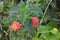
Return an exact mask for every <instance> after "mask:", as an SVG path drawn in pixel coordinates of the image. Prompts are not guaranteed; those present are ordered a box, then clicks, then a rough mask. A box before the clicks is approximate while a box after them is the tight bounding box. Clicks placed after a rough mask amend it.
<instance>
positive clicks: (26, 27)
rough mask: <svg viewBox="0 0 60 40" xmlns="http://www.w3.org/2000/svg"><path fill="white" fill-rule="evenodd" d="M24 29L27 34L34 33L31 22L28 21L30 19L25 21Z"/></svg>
mask: <svg viewBox="0 0 60 40" xmlns="http://www.w3.org/2000/svg"><path fill="white" fill-rule="evenodd" d="M25 29H26V31H27V32H28V33H29V34H31V35H32V36H34V35H35V32H34V29H33V27H32V25H31V22H30V21H27V23H26V25H25Z"/></svg>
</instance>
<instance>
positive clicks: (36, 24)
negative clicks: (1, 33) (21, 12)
mask: <svg viewBox="0 0 60 40" xmlns="http://www.w3.org/2000/svg"><path fill="white" fill-rule="evenodd" d="M31 20H32V26H33V27H34V28H36V27H37V26H38V25H39V20H38V18H37V17H32V18H31Z"/></svg>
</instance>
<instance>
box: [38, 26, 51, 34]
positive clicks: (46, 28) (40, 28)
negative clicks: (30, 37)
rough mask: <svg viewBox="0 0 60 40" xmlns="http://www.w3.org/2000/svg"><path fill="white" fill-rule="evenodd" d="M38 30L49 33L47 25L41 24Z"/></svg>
mask: <svg viewBox="0 0 60 40" xmlns="http://www.w3.org/2000/svg"><path fill="white" fill-rule="evenodd" d="M38 31H39V32H40V33H49V32H50V31H49V27H48V26H41V27H38Z"/></svg>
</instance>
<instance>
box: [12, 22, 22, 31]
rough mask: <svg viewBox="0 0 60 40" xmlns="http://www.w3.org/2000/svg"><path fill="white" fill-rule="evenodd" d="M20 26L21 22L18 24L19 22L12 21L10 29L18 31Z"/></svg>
mask: <svg viewBox="0 0 60 40" xmlns="http://www.w3.org/2000/svg"><path fill="white" fill-rule="evenodd" d="M21 27H22V24H20V22H17V21H14V22H13V23H12V25H11V29H12V30H13V31H19V30H20V29H21Z"/></svg>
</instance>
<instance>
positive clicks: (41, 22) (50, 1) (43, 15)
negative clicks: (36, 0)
mask: <svg viewBox="0 0 60 40" xmlns="http://www.w3.org/2000/svg"><path fill="white" fill-rule="evenodd" d="M51 2H52V0H51V1H50V2H49V3H48V5H47V7H46V9H45V12H44V14H43V17H42V19H41V21H40V25H41V24H42V22H43V19H44V17H45V15H46V12H47V9H48V7H49V5H50V4H51Z"/></svg>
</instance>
